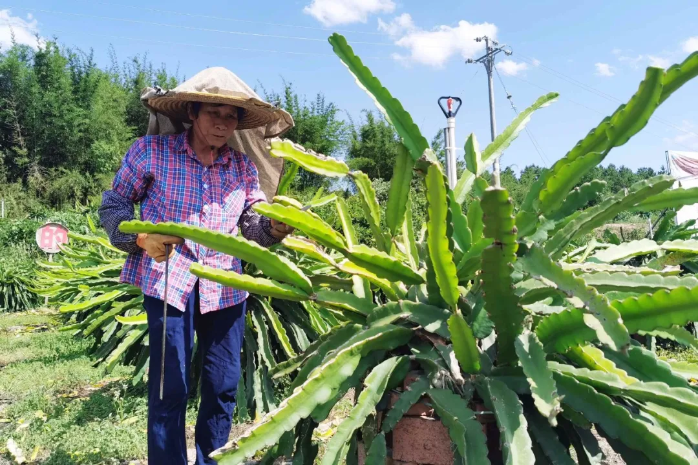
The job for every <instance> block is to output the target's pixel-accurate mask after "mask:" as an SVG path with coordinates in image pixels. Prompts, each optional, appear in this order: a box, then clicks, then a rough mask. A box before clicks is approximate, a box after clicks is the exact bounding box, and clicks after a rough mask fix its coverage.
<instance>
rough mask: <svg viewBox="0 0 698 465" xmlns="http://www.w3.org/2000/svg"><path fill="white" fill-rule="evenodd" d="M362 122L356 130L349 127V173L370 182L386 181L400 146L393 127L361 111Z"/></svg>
mask: <svg viewBox="0 0 698 465" xmlns="http://www.w3.org/2000/svg"><path fill="white" fill-rule="evenodd" d="M363 115H364V117H365V121H363V122H362V123H361V125H360V126H359V127H358V128H357V127H356V125H352V128H351V139H350V141H349V150H348V152H347V162H348V164H349V166H350V167H351V168H352V169H355V170H361V171H363V172H364V173H366V175H368V177H369V178H371V179H382V180H384V181H389V180H390V178H391V177H392V176H393V165H394V164H395V157H397V150H398V146H399V144H400V138H399V137H398V135H397V133H396V132H395V129H393V126H392V125H390V124H389V123H388V122H387V121H386V120H385V118H383V117H382V116H379V117H376V116H374V113H373V112H372V111H368V110H364V111H363Z"/></svg>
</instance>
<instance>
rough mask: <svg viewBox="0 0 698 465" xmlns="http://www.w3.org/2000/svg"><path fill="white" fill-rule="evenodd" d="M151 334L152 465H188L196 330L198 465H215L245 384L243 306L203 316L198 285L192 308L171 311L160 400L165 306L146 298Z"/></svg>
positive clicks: (168, 321) (149, 388)
mask: <svg viewBox="0 0 698 465" xmlns="http://www.w3.org/2000/svg"><path fill="white" fill-rule="evenodd" d="M143 306H144V307H145V310H146V312H147V314H148V327H149V330H150V365H149V378H148V464H149V465H186V464H187V445H186V437H185V431H184V430H185V416H186V409H187V397H188V394H189V388H190V382H191V381H190V376H189V375H190V368H191V359H192V350H193V348H194V331H196V334H197V337H198V350H199V353H200V354H201V356H202V357H203V360H202V362H203V363H202V373H201V405H200V406H199V415H198V417H197V419H196V433H195V442H196V465H204V464H206V465H209V464H210V465H214V464H215V463H216V462H215V461H214V460H213V459H211V458H209V457H208V455H209V454H210V453H211V452H213V451H214V450H216V449H218V448H220V447H222V446H223V445H225V443H226V442H228V436H229V435H230V427H231V423H232V417H233V410H234V408H235V395H236V393H237V385H238V380H239V379H240V351H241V349H242V338H243V335H244V329H245V307H246V302H242V303H240V304H238V305H235V306H233V307H229V308H226V309H221V310H218V311H215V312H210V313H206V314H203V315H202V314H201V313H200V312H199V286H198V283H197V285H196V287H195V288H194V291H193V292H192V294H191V296H190V297H189V300H188V301H187V309H186V311H185V312H181V311H180V310H177V309H176V308H174V307H172V306H169V307H168V309H167V338H166V346H165V386H164V391H163V398H162V400H160V363H161V360H162V323H163V301H162V300H159V299H156V298H153V297H148V296H145V297H144V300H143Z"/></svg>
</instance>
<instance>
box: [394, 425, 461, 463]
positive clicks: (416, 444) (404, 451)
mask: <svg viewBox="0 0 698 465" xmlns="http://www.w3.org/2000/svg"><path fill="white" fill-rule="evenodd" d="M393 459H394V460H395V461H396V462H397V461H402V462H415V463H417V464H423V465H452V464H453V451H452V445H451V438H450V437H449V436H448V430H447V429H446V427H445V426H444V425H443V423H441V422H440V421H438V420H434V419H428V418H424V417H403V418H402V419H401V420H400V421H399V422H398V424H397V425H396V426H395V429H394V430H393Z"/></svg>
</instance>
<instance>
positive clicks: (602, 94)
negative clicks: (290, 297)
mask: <svg viewBox="0 0 698 465" xmlns="http://www.w3.org/2000/svg"><path fill="white" fill-rule="evenodd" d="M520 56H521V58H523V60H524V61H527V62H528V63H530V64H532V65H533V66H536V67H539V68H541V70H542V71H543V72H546V73H548V74H552V75H553V76H555V77H557V78H558V79H561V80H563V81H566V82H568V83H570V84H572V85H575V86H577V87H580V88H581V89H584V90H586V91H587V92H590V93H592V94H594V95H596V96H598V97H601V98H603V99H606V100H608V101H611V102H614V103H624V101H623V100H621V99H619V98H617V97H614V96H613V95H610V94H607V93H606V92H603V91H601V90H599V89H597V88H595V87H592V86H590V85H588V84H585V83H583V82H581V81H578V80H577V79H575V78H573V77H571V76H568V75H566V74H565V73H563V72H561V71H557V70H555V69H553V68H550V67H549V66H545V65H544V64H542V63H540V62H537V61H534V59H533V58H530V57H527V56H525V55H520ZM650 119H653V120H655V121H657V122H658V123H661V124H663V125H665V126H668V127H670V128H673V129H676V130H677V131H681V132H684V133H686V134H690V135H692V136H695V137H698V134H696V133H695V132H693V131H689V130H687V129H684V128H682V127H680V126H677V125H675V124H673V123H672V122H671V121H667V120H665V119H664V118H660V117H659V116H656V115H653V116H652V117H651V118H650Z"/></svg>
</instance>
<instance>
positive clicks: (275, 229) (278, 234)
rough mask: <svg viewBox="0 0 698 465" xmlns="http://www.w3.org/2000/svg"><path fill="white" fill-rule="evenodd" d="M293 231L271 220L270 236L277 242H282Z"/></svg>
mask: <svg viewBox="0 0 698 465" xmlns="http://www.w3.org/2000/svg"><path fill="white" fill-rule="evenodd" d="M293 231H294V228H293V227H291V226H289V225H287V224H285V223H282V222H280V221H276V220H275V219H273V218H272V219H271V235H272V236H274V237H275V238H277V239H278V240H283V238H284V237H286V236H288V235H289V234H291V233H292V232H293Z"/></svg>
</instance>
